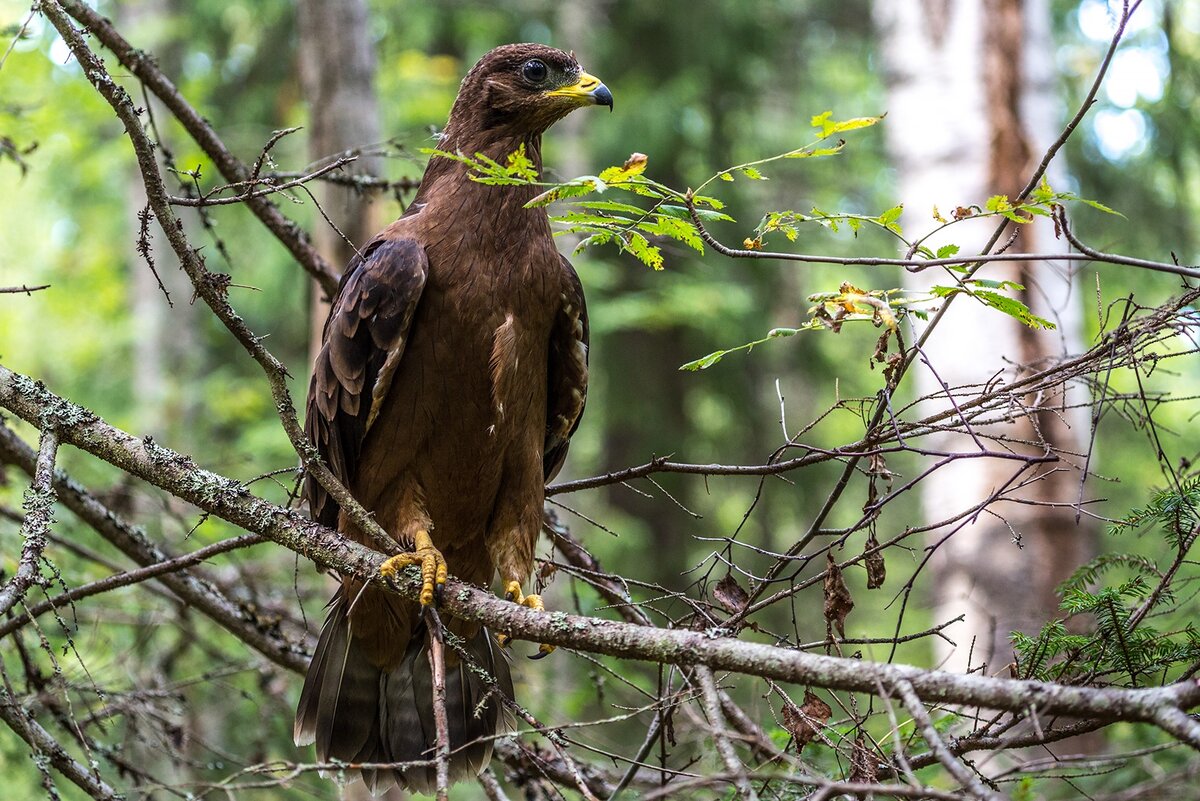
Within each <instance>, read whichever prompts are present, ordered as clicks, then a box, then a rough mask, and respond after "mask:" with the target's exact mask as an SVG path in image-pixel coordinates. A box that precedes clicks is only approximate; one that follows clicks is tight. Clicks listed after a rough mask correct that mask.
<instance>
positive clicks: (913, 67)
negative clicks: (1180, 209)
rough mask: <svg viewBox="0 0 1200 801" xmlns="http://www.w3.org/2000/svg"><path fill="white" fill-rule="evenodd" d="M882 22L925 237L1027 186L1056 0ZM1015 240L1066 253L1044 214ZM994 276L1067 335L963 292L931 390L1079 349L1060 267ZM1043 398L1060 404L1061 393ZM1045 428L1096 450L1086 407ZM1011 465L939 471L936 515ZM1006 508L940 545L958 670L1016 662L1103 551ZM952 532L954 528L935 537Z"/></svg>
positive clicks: (927, 386)
mask: <svg viewBox="0 0 1200 801" xmlns="http://www.w3.org/2000/svg"><path fill="white" fill-rule="evenodd" d="M1006 15H1007V17H1006ZM874 17H875V22H876V25H877V28H878V32H879V39H880V42H881V48H882V52H883V63H884V67H885V72H886V77H887V82H888V104H887V105H888V109H887V110H888V117H887V120H886V121H885V130H886V133H887V137H888V140H887V143H888V150H889V153H890V155H891V159H892V162H893V164H894V165H895V167H896V172H897V179H898V181H897V183H898V192H899V197H900V199H901V200H902V201H903V202H904V203H905V214H904V216H903V219H902V223H903V224H904V226H905V232H906V233H907V234H908V235H909V236H910V238H911V237H912V236H913V235H916V234H921V233H924V232H926V231H928V230H930V229H931V228H933V227H934V226H935V225H936V223H935V221H934V219H933V208H934V207H935V206H936V207H937V208H938V209H939V210H940V211H941V213H942V214H943V215H944V216H945V217H947V218H949V217H950V216H951V213H952V211H953V210H954V209H955V208H956V207H959V206H970V205H972V204H977V205H979V206H983V205H984V202H985V201H986V200H987V198H988V197H989V196H991V195H994V194H1015V193H1016V192H1018V191H1019V190H1020V188H1021V187H1022V186H1023V184H1024V183H1025V182H1026V181H1027V179H1028V177H1029V175H1030V174H1031V173H1032V171H1033V169H1034V167H1035V166H1036V164H1037V162H1038V161H1040V159H1041V156H1042V154H1043V153H1044V152H1045V150H1046V148H1047V147H1048V146H1049V144H1050V143H1051V142H1052V141H1053V139H1054V138H1055V137H1056V136H1057V135H1058V132H1059V130H1060V128H1061V119H1062V116H1063V115H1062V108H1061V107H1060V104H1059V102H1058V101H1057V99H1056V97H1055V94H1054V91H1055V86H1054V73H1053V66H1052V58H1053V49H1052V43H1051V41H1050V10H1049V6H1048V3H1047V1H1046V0H921V1H920V2H917V1H915V0H914V1H911V2H894V0H876V2H875V3H874ZM1006 19H1007V23H1006ZM1014 21H1015V25H1017V26H1019V28H1017V29H1014V28H1009V29H1008V30H1009V34H1008V36H1009V38H1008V39H1007V41H1008V43H1009V46H1010V50H1009V51H1008V54H1007V56H1006V54H1005V52H1004V49H1003V47H1002V46H999V45H998V44H997V42H998V41H1000V40H998V39H997V37H1004V36H1005V33H1004V31H1005V27H1004V26H1005V25H1006V24H1010V25H1011V24H1014ZM1014 44H1015V45H1016V52H1018V53H1019V56H1018V57H1017V58H1015V59H1013V58H1011V57H1010V56H1011V54H1012V52H1013V50H1012V45H1014ZM1010 70H1011V72H1010ZM1006 75H1007V76H1008V80H1010V82H1011V81H1016V83H1015V84H1014V83H1010V86H1012V87H1015V88H1016V91H1017V92H1019V95H1018V97H1019V99H1018V101H1017V102H1014V103H1011V104H1010V105H1008V106H1007V108H1006V107H1004V105H1005V104H1003V103H1002V102H1001V101H1002V98H1001V99H1000V100H998V99H997V98H996V96H995V94H996V91H997V86H998V85H1001V86H1002V84H1003V81H1004V80H1005V77H1004V76H1006ZM989 82H991V85H990V88H989ZM989 91H990V93H991V94H989ZM1006 111H1007V112H1009V117H1008V118H1007V122H1006V119H1005V116H1004V115H1005V113H1006ZM1006 126H1008V127H1007V129H1006ZM1013 136H1019V137H1021V138H1022V139H1023V142H1022V143H1021V144H1022V145H1023V147H1024V151H1025V156H1024V157H1023V158H1012V157H1011V154H1012V151H1014V150H1016V151H1018V152H1019V151H1020V150H1021V148H1019V147H1018V148H1014V147H1013V144H1014V143H1013V141H1012V137H1013ZM1006 154H1007V155H1006ZM1060 179H1061V167H1060V166H1059V165H1055V167H1054V168H1053V169H1052V170H1051V174H1050V181H1051V184H1052V185H1056V184H1057V185H1060V186H1061V180H1060ZM995 226H996V221H995V220H994V219H991V220H986V221H984V220H980V221H977V222H967V223H962V224H958V225H954V226H952V227H950V228H949V229H948V230H947V231H945V232H943V233H940V234H938V235H937V236H935V237H934V238H933V239H931V240H930V241H929V242H928V243H927V244H929V245H930V246H931V247H933V248H934V249H936V248H937V247H938V246H939V245H941V244H946V243H950V242H953V243H955V244H957V245H959V246H960V248H961V251H960V252H961V253H963V254H968V253H973V252H978V249H979V248H981V247H982V246H983V245H984V244H985V242H986V240H987V238H988V236H989V235H990V234H991V232H992V231H993V230H994V229H995ZM1006 236H1007V232H1006ZM1015 246H1016V247H1019V248H1021V249H1031V248H1032V249H1037V250H1039V251H1043V252H1055V251H1056V250H1059V249H1061V246H1060V244H1059V243H1058V241H1057V240H1056V239H1055V238H1054V235H1053V228H1052V227H1051V226H1050V225H1049V223H1048V222H1047V223H1045V224H1043V223H1041V222H1040V221H1039V223H1037V224H1034V225H1032V226H1027V227H1025V229H1024V230H1023V232H1022V237H1021V239H1020V241H1019V243H1017V244H1016V245H1015ZM980 277H987V278H996V279H1010V280H1019V281H1021V282H1022V283H1025V284H1026V285H1027V287H1028V291H1027V292H1026V293H1024V295H1023V297H1022V299H1023V300H1024V301H1025V302H1026V303H1027V304H1028V305H1030V307H1031V308H1032V310H1033V311H1034V313H1035V314H1039V315H1041V316H1043V317H1046V318H1048V319H1050V320H1052V321H1054V322H1055V323H1056V324H1057V325H1058V329H1057V330H1056V331H1049V332H1047V331H1031V330H1030V329H1027V328H1025V327H1024V326H1023V325H1021V324H1020V323H1019V322H1017V321H1016V320H1014V319H1012V318H1009V317H1007V316H1005V315H1003V314H1001V313H999V312H996V311H994V310H991V309H986V308H984V307H983V306H981V305H980V304H978V303H976V302H974V301H972V300H971V299H970V298H959V299H957V300H956V301H955V302H954V304H953V306H952V307H951V309H950V311H949V313H948V314H947V316H946V317H945V319H944V320H943V322H942V323H941V324H940V326H941V327H940V330H936V331H935V332H934V333H933V335H932V337H931V338H930V341H929V342H928V344H927V347H926V348H925V354H926V356H927V358H928V361H929V363H930V365H932V367H933V369H930V368H929V367H926V366H923V365H917V366H916V367H915V368H914V369H915V375H914V378H915V380H916V384H917V389H918V390H919V392H920V393H921V394H922V395H927V394H930V393H936V392H938V391H939V390H940V385H941V383H945V384H946V385H947V386H950V387H956V386H963V385H969V384H978V383H982V382H987V381H989V380H991V379H993V377H996V376H999V377H1000V380H1005V381H1007V380H1011V379H1012V378H1013V377H1014V376H1015V375H1017V374H1019V373H1020V371H1021V365H1025V364H1029V363H1031V362H1033V361H1036V360H1041V359H1046V358H1055V357H1059V356H1061V355H1063V354H1065V353H1068V352H1078V351H1079V349H1080V340H1081V335H1080V328H1081V306H1080V303H1079V299H1078V298H1077V297H1075V296H1074V294H1073V287H1072V282H1071V276H1070V275H1069V273H1068V272H1067V268H1066V267H1065V266H1063V265H1062V264H1061V263H1060V264H1053V263H1035V264H1032V265H1029V266H1026V267H1021V266H1020V265H1016V264H996V265H991V266H989V267H987V268H986V269H985V270H984V271H982V272H981V273H980ZM906 281H907V285H908V286H909V287H910V288H912V289H924V288H927V287H928V286H930V285H931V284H933V283H941V284H943V285H945V284H948V283H951V280H950V279H949V277H948V276H947V275H946V274H944V273H941V272H938V271H936V270H928V271H925V272H924V273H919V274H915V275H911V274H910V275H907V277H906ZM1025 400H1026V402H1031V401H1032V399H1025ZM1072 400H1076V399H1075V398H1072ZM1041 402H1042V404H1043V405H1049V406H1051V407H1053V406H1054V405H1055V404H1059V405H1061V404H1062V403H1063V399H1062V398H1058V399H1042V401H1041ZM935 403H937V405H939V406H945V405H947V402H946V401H938V402H935ZM1036 422H1037V423H1038V424H1040V425H1041V427H1042V433H1043V434H1045V436H1046V437H1047V438H1048V439H1049V440H1050V441H1051V442H1052V443H1053V444H1054V445H1055V446H1056V447H1057V448H1059V449H1062V450H1066V451H1072V452H1078V451H1080V450H1082V449H1083V447H1084V443H1086V441H1087V436H1088V434H1087V417H1086V414H1085V415H1082V416H1081V415H1080V414H1079V413H1078V412H1067V413H1065V414H1059V415H1055V414H1047V413H1043V414H1040V415H1037V417H1036ZM990 431H991V432H993V433H1000V434H1005V435H1008V436H1011V437H1022V438H1028V437H1033V436H1034V435H1035V428H1034V426H1033V424H1031V423H1030V421H1029V420H1028V419H1015V420H1014V421H1011V422H1008V423H1006V424H998V425H997V426H994V427H993V428H992V429H991V430H990ZM926 444H927V445H929V446H930V447H934V448H938V449H944V450H950V451H957V452H967V453H969V452H972V451H977V450H978V447H977V446H976V445H975V443H974V441H973V440H972V438H971V437H970V436H969V435H967V434H963V433H946V434H942V435H939V436H937V437H935V438H934V440H933V441H931V442H928V443H926ZM1075 461H1077V462H1078V461H1080V460H1075ZM1054 467H1067V468H1069V467H1070V465H1068V464H1062V463H1060V464H1057V465H1053V466H1050V467H1047V468H1044V469H1043V470H1042V471H1040V472H1046V471H1047V470H1050V469H1053V468H1054ZM1013 469H1014V463H1012V462H1001V461H999V460H985V459H963V460H959V461H957V462H956V463H954V464H953V465H951V466H949V467H947V468H944V469H943V470H940V471H938V473H936V474H935V475H934V476H933V477H932V478H931V479H929V480H927V481H925V482H924V483H923V485H922V487H923V493H922V502H923V505H924V510H925V511H924V515H925V518H926V520H927V521H937V520H942V519H945V518H948V517H950V516H951V515H953V514H956V513H958V512H960V511H961V510H963V509H965V508H969V507H970V506H972V505H974V504H976V503H978V502H980V501H981V500H983V499H984V498H986V497H988V496H989V495H990V494H991V493H993V492H995V491H996V490H997V489H999V488H1000V487H1001V486H1003V485H1004V483H1005V482H1006V481H1007V480H1008V479H1009V478H1010V477H1011V475H1012V473H1013ZM1079 480H1080V477H1079V473H1078V471H1076V470H1070V469H1068V470H1064V471H1063V472H1060V473H1055V474H1054V475H1053V476H1051V477H1050V478H1048V479H1046V480H1043V481H1041V482H1039V483H1037V484H1034V485H1032V486H1030V487H1029V488H1027V489H1025V490H1023V491H1021V492H1019V493H1017V494H1018V496H1019V497H1023V498H1030V499H1034V500H1038V501H1056V502H1065V503H1070V502H1073V501H1075V500H1076V498H1077V496H1078V492H1079ZM995 511H996V512H997V513H998V514H999V515H1002V516H1003V519H1001V518H1000V517H997V516H993V515H991V514H983V515H980V516H978V517H977V518H976V519H975V521H974V522H973V523H972V524H970V525H968V526H966V527H965V528H963V529H962V530H960V531H958V532H957V533H956V534H954V535H953V536H952V537H951V538H950V539H949V540H948V541H946V542H945V543H943V544H942V545H941V546H940V547H939V548H938V551H937V554H936V557H935V559H934V561H933V562H932V564H931V568H932V569H935V570H936V571H938V577H937V579H936V581H935V582H933V583H934V585H936V586H937V587H938V593H937V598H936V599H935V601H936V605H937V610H936V614H937V618H938V620H939V621H940V620H944V619H948V618H952V617H954V616H956V615H958V614H963V613H965V614H966V615H967V619H966V622H965V625H963V626H958V627H956V628H955V629H954V630H953V634H952V637H953V638H954V639H955V640H956V642H957V643H958V646H957V647H956V648H953V649H950V648H949V647H948V646H946V645H944V644H942V647H943V649H944V650H943V653H942V654H941V655H940V656H941V657H942V658H943V659H944V660H946V663H947V665H948V666H950V667H953V668H957V669H966V668H967V667H968V662H969V663H970V666H971V667H975V666H978V665H979V664H980V663H982V662H987V663H988V665H989V670H990V671H996V670H999V669H1002V668H1003V666H1004V665H1005V664H1007V663H1008V662H1010V660H1011V659H1012V648H1011V646H1010V644H1009V633H1010V632H1011V631H1012V630H1014V629H1021V630H1025V631H1030V630H1036V628H1037V627H1039V626H1040V625H1041V624H1042V623H1043V622H1044V621H1046V620H1047V619H1050V618H1052V617H1053V616H1054V615H1055V614H1056V611H1057V609H1056V598H1055V593H1054V588H1055V586H1056V585H1057V584H1058V583H1059V582H1060V581H1061V580H1062V579H1063V578H1065V577H1066V576H1067V575H1069V574H1070V572H1071V570H1072V569H1073V568H1074V567H1076V566H1077V565H1078V564H1079V563H1080V562H1081V561H1083V560H1084V559H1085V558H1087V555H1088V554H1089V552H1090V548H1091V546H1090V543H1091V540H1092V536H1091V532H1090V531H1089V530H1088V529H1087V528H1086V526H1085V527H1079V526H1077V525H1076V523H1075V515H1074V512H1073V511H1072V510H1069V509H1067V510H1051V509H1047V508H1044V507H1036V506H1019V505H1016V504H1011V503H1001V504H996V505H995ZM1010 527H1011V528H1010ZM1014 534H1015V536H1014ZM944 535H945V531H943V532H941V533H940V534H938V535H936V536H937V537H941V536H944ZM1018 539H1019V542H1020V545H1018V543H1017V540H1018ZM930 544H931V545H932V544H933V543H932V541H931V543H930Z"/></svg>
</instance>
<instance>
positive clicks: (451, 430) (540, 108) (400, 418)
mask: <svg viewBox="0 0 1200 801" xmlns="http://www.w3.org/2000/svg"><path fill="white" fill-rule="evenodd" d="M587 105H605V106H608V107H609V109H610V110H611V108H612V105H613V99H612V94H611V93H610V92H609V90H608V88H607V87H605V86H604V84H603V83H601V82H600V81H599V80H598V79H596V78H595V77H593V76H591V75H589V74H588V73H586V72H584V71H583V70H582V69H581V68H580V66H579V63H578V62H577V61H576V59H575V57H574V55H573V54H568V53H564V52H562V51H561V50H556V49H554V48H551V47H545V46H542V45H535V44H515V45H506V46H503V47H498V48H496V49H494V50H492V51H490V52H489V53H487V54H486V55H484V56H483V58H482V59H480V61H479V62H478V63H477V64H476V65H475V66H474V67H473V68H472V69H471V71H470V72H469V73H468V74H467V76H466V77H465V78H464V79H463V82H462V85H461V86H460V87H459V91H458V97H457V99H456V100H455V101H454V106H453V107H452V108H451V110H450V118H449V120H448V121H447V123H446V128H445V131H444V133H443V135H442V137H441V140H440V143H439V145H438V148H439V149H440V150H442V151H448V152H450V153H461V154H463V155H465V156H473V155H474V154H477V153H481V154H483V155H486V156H488V157H489V158H492V159H495V160H496V161H498V162H500V163H504V162H505V160H506V159H507V158H508V156H509V155H510V154H512V153H514V152H516V151H518V150H519V149H521V148H522V147H524V152H525V154H526V155H527V157H528V158H529V159H530V160H532V162H533V164H534V167H535V169H537V170H538V171H539V172H540V170H541V141H542V134H543V132H545V131H546V129H547V128H549V127H550V126H551V125H552V124H553V123H554V122H556V121H557V120H559V119H561V118H563V117H565V116H566V115H567V114H568V113H570V112H571V111H572V110H574V109H576V108H580V107H583V106H587ZM536 192H537V189H536V188H535V187H533V186H490V185H486V184H483V183H479V182H477V181H473V180H471V177H470V167H469V165H466V164H463V163H461V162H458V161H455V160H454V159H450V158H445V157H436V156H435V157H434V158H432V159H431V160H430V163H429V166H428V167H427V168H426V170H425V175H424V177H423V178H422V179H421V185H420V188H419V190H418V191H417V194H416V197H415V198H414V199H413V202H412V204H411V205H410V206H409V208H408V210H407V211H406V212H405V214H404V215H403V216H402V217H400V219H398V220H396V221H395V222H394V223H392V224H391V225H390V226H388V227H387V228H386V229H384V230H383V231H382V232H381V233H380V234H379V235H378V236H376V237H375V238H374V240H372V241H371V242H370V243H368V244H367V245H366V246H365V247H364V248H362V251H361V255H360V256H358V257H356V258H355V259H353V260H352V261H351V263H350V264H349V266H348V267H347V269H346V272H345V274H344V275H343V276H342V280H341V284H340V286H339V287H338V291H337V294H336V296H335V297H334V299H333V306H332V309H331V310H330V313H329V318H328V320H327V321H326V323H325V328H324V334H323V342H322V347H321V351H320V354H319V355H318V356H317V358H316V362H315V364H314V368H313V377H312V383H311V385H310V387H309V394H308V410H307V420H306V424H305V428H306V431H307V433H308V436H309V438H310V439H311V440H312V441H313V443H314V444H315V445H316V447H317V449H318V451H319V452H320V454H321V457H322V459H324V460H325V462H326V463H327V464H328V465H329V467H330V469H331V470H332V471H333V473H334V475H336V476H337V477H338V478H339V479H340V480H341V481H342V482H343V483H344V484H346V486H347V487H348V488H349V489H350V490H351V492H352V494H353V495H354V497H355V498H356V499H357V500H358V501H359V502H361V503H362V505H363V506H364V507H365V508H366V509H367V510H368V511H369V512H371V513H372V514H373V515H374V518H375V520H376V521H378V523H379V524H380V525H381V526H382V527H383V528H384V529H385V530H386V531H388V532H390V533H391V534H392V536H393V537H395V538H396V539H397V540H398V541H400V542H401V543H406V544H407V545H408V546H409V547H411V549H412V552H411V553H404V554H400V555H398V556H394V557H392V558H391V559H389V560H388V561H387V562H385V564H384V567H383V570H384V572H385V573H388V574H394V572H395V571H396V570H397V569H400V568H402V567H405V566H407V565H414V564H415V565H420V566H421V570H422V576H423V587H422V591H421V603H420V605H419V604H417V603H414V602H410V601H407V600H405V599H403V598H400V597H398V596H396V595H392V594H388V593H386V592H382V591H379V590H377V589H375V588H373V587H371V586H364V584H363V583H362V582H359V581H356V580H354V579H353V578H343V580H342V584H341V587H340V588H339V589H338V591H337V593H336V594H335V595H334V597H333V600H332V601H330V604H329V608H328V617H327V619H326V621H325V625H324V627H323V628H322V630H321V637H320V640H319V641H318V643H317V648H316V651H315V652H314V654H313V659H312V664H311V665H310V667H309V669H308V674H307V676H306V678H305V681H304V689H303V691H302V693H301V696H300V703H299V708H298V709H297V712H296V726H295V739H296V742H297V744H305V743H308V742H313V741H315V742H316V750H317V757H318V759H320V760H321V761H327V760H330V759H337V760H342V761H345V762H350V763H365V762H375V763H378V762H407V761H415V760H425V761H428V760H431V759H432V757H433V748H434V747H435V744H436V733H435V726H434V712H433V701H432V692H431V690H432V675H431V671H430V667H429V663H428V659H427V654H426V648H427V647H428V646H427V637H426V634H425V623H424V619H423V616H422V614H421V606H422V605H428V604H431V603H433V601H434V598H435V589H436V588H438V587H439V586H440V585H441V584H442V583H444V582H445V580H446V575H447V572H449V573H452V574H453V575H455V576H456V577H458V578H459V579H461V580H463V581H467V582H471V583H475V584H480V585H484V586H488V585H490V584H491V583H492V581H493V579H494V577H495V576H496V574H497V573H499V577H500V580H501V582H502V583H503V587H504V590H505V592H506V594H507V597H508V598H510V599H511V600H514V601H516V602H517V603H521V604H524V605H526V606H529V607H531V608H534V609H541V608H542V603H541V600H540V598H538V597H537V596H536V595H524V594H523V593H522V590H521V587H522V585H523V584H524V583H525V582H526V581H527V580H528V579H529V575H530V572H531V569H532V566H533V553H534V547H535V543H536V540H537V537H538V534H539V533H540V531H541V525H542V506H543V501H544V499H545V484H546V482H547V481H549V480H550V479H551V478H552V477H553V476H554V475H555V474H556V473H557V472H558V470H559V468H560V467H561V466H562V463H563V460H564V459H565V458H566V453H567V446H568V443H569V441H570V438H571V435H572V434H573V433H574V431H575V428H576V426H578V424H579V418H580V416H581V415H582V414H583V407H584V399H585V395H586V391H587V350H588V321H587V312H586V309H585V307H584V299H583V290H582V287H581V286H580V283H579V278H578V276H577V275H576V274H575V270H574V269H573V268H572V267H571V264H570V262H568V261H567V260H566V258H564V257H563V256H562V255H560V254H559V253H558V251H557V250H556V248H555V246H554V240H553V238H552V235H551V230H550V223H549V219H548V217H547V215H546V212H545V210H543V209H541V208H526V205H525V204H526V203H527V202H528V201H529V200H530V199H532V198H533V197H534V196H535V194H536ZM305 494H306V496H307V499H308V502H309V506H310V509H311V511H312V514H313V516H314V518H315V519H317V520H319V521H320V522H321V523H323V524H325V525H326V526H330V527H336V528H337V529H338V530H339V531H341V532H343V533H344V534H345V536H347V537H349V538H351V539H353V540H355V541H357V542H360V543H362V544H364V545H368V546H370V545H373V541H372V540H371V539H369V538H368V537H367V536H366V535H364V533H363V532H361V531H360V530H358V529H357V528H356V527H355V526H354V525H353V524H352V523H351V522H350V521H349V520H348V519H347V517H346V515H345V514H344V513H342V512H341V510H340V509H339V507H338V505H337V504H336V502H335V501H334V500H333V499H332V498H331V497H330V496H329V495H328V494H327V493H326V492H325V490H324V489H323V488H322V487H320V486H319V485H318V484H317V483H316V482H315V481H314V480H313V479H312V478H311V477H310V478H309V479H308V480H307V481H306V484H305ZM447 628H448V630H449V631H450V632H451V633H452V634H455V635H457V636H459V637H461V638H462V639H463V640H464V641H465V643H466V650H467V652H468V653H469V654H470V660H469V661H471V662H474V663H476V665H475V666H476V667H477V668H478V667H482V668H483V669H484V670H486V671H487V673H488V674H490V676H491V677H493V678H494V682H495V684H494V687H493V686H489V682H488V681H487V680H486V679H485V678H483V677H481V676H480V675H479V673H478V671H477V670H472V666H471V665H469V664H465V663H464V662H465V661H468V660H463V659H460V658H458V657H457V655H456V654H455V652H454V651H453V650H451V649H447V652H446V662H447V676H446V695H447V713H448V718H449V734H450V748H451V760H450V769H451V775H452V779H461V778H464V777H468V776H471V775H474V774H476V773H478V772H479V771H480V770H482V769H483V767H484V766H485V765H486V764H487V761H488V759H489V758H490V756H491V750H492V746H491V738H492V737H493V736H494V735H495V734H496V733H497V731H500V730H502V728H503V726H504V725H505V722H504V715H503V714H502V710H501V702H500V700H499V699H497V698H496V696H495V692H496V691H497V690H498V691H499V692H503V693H506V694H508V695H509V696H510V697H511V694H512V680H511V678H510V676H509V668H508V664H507V658H506V656H505V655H504V654H503V653H501V652H500V651H499V649H498V645H497V641H496V638H495V637H494V636H493V635H492V634H490V633H489V632H488V631H487V629H485V628H482V627H480V626H478V625H476V624H471V623H467V622H465V621H460V620H450V621H448V623H447ZM359 773H360V774H361V776H362V778H363V779H364V780H365V781H366V782H367V784H368V785H369V786H370V787H371V789H372V790H376V791H377V790H380V789H383V788H386V787H388V786H391V785H392V784H393V783H395V784H399V785H400V786H402V787H407V788H409V789H412V790H416V791H429V790H430V788H431V787H432V785H433V783H434V780H435V776H436V771H435V769H434V768H433V767H425V766H421V767H414V768H409V769H392V768H380V769H371V768H364V769H361V771H359Z"/></svg>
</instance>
